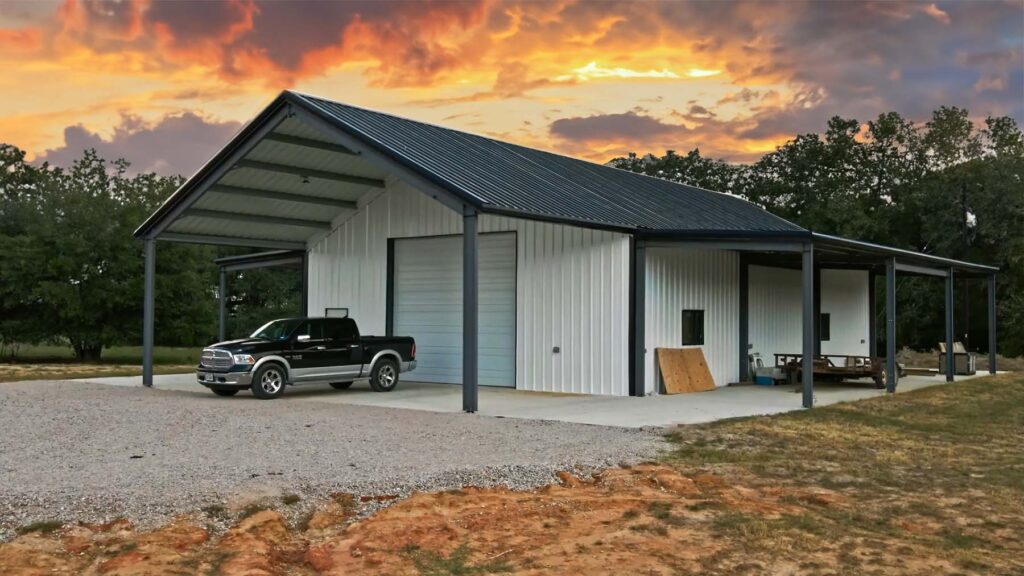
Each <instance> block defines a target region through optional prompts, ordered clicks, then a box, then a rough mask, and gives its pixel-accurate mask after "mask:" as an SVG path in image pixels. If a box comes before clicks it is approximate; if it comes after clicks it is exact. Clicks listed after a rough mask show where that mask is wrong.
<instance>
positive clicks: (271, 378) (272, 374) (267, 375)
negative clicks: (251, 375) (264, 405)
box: [260, 368, 284, 394]
mask: <svg viewBox="0 0 1024 576" xmlns="http://www.w3.org/2000/svg"><path fill="white" fill-rule="evenodd" d="M283 385H284V378H282V377H281V373H280V372H278V371H277V370H275V369H273V368H271V369H270V370H267V371H266V372H264V373H263V377H262V378H260V388H262V389H263V391H264V392H266V393H267V394H277V393H278V392H279V391H280V390H281V386H283Z"/></svg>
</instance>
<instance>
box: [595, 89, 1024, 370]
mask: <svg viewBox="0 0 1024 576" xmlns="http://www.w3.org/2000/svg"><path fill="white" fill-rule="evenodd" d="M609 164H610V165H612V166H616V167H618V168H623V169H626V170H632V171H634V172H640V173H643V174H648V175H651V176H657V177H660V178H667V179H669V180H675V181H678V182H683V183H686V184H690V185H694V186H699V187H702V188H707V189H710V190H717V191H721V192H728V193H731V194H735V195H737V196H740V197H743V198H746V199H747V200H750V201H751V202H753V203H755V204H757V205H759V206H761V207H763V208H765V209H767V210H769V211H771V212H772V213H774V214H777V215H779V216H781V217H783V218H785V219H787V220H789V221H791V222H794V223H796V224H799V225H801V226H803V227H804V228H808V229H811V230H814V231H815V232H822V233H827V234H836V235H839V236H845V237H848V238H853V239H857V240H864V241H868V242H876V243H879V244H886V245H889V246H895V247H897V248H905V249H910V250H914V251H918V252H923V253H926V254H935V255H940V256H945V257H949V258H955V259H961V260H969V261H972V262H980V263H984V264H989V265H994V266H998V267H999V268H1000V269H1001V270H1000V274H999V275H998V278H997V291H996V293H997V296H998V299H997V315H998V320H999V321H998V323H997V325H998V331H999V334H998V337H999V343H998V347H999V350H1000V352H1001V353H1003V354H1005V355H1009V356H1019V355H1021V354H1024V139H1022V137H1021V131H1020V128H1019V127H1018V126H1017V123H1016V122H1015V121H1014V120H1013V118H1010V117H1005V116H1003V117H993V116H990V117H988V118H986V119H985V123H984V127H983V128H980V129H979V128H978V127H977V126H975V124H974V123H973V122H972V121H971V119H970V117H969V114H968V111H967V110H965V109H963V108H956V107H941V108H939V109H938V110H936V111H934V113H933V114H932V116H931V119H930V120H929V121H927V122H926V123H924V124H923V125H919V124H916V123H914V122H912V121H910V120H908V119H906V118H904V117H902V116H901V115H900V114H898V113H896V112H889V113H885V114H881V115H880V116H878V117H877V118H876V119H874V120H871V121H869V122H867V123H866V124H862V123H861V122H859V121H857V120H855V119H850V118H841V117H838V116H836V117H833V118H832V119H831V120H829V121H828V125H827V126H826V127H825V131H824V133H823V134H814V133H812V134H800V135H798V136H796V137H795V138H793V139H792V140H790V141H788V142H786V143H785V144H783V145H781V146H779V147H778V148H777V149H776V150H775V151H774V152H770V153H768V154H765V155H764V156H763V157H761V158H760V159H759V160H757V161H756V162H753V163H749V164H733V163H728V162H724V161H721V160H716V159H711V158H707V157H704V156H702V155H701V153H700V150H699V149H694V150H692V151H690V152H689V153H687V154H685V155H680V154H677V153H676V152H674V151H672V150H669V151H668V152H666V153H665V154H664V155H663V156H656V155H653V154H647V155H644V156H639V155H637V154H635V153H634V154H629V155H628V156H626V157H620V158H615V159H613V160H611V161H610V162H609ZM879 284H881V282H879ZM877 289H878V290H881V289H882V288H881V286H878V287H877ZM943 290H944V286H943V283H942V282H939V281H936V280H935V279H930V278H914V277H904V278H900V279H899V281H898V286H897V298H898V306H897V310H898V314H897V316H896V318H897V334H898V338H899V342H898V344H899V345H901V346H904V345H906V346H910V347H913V348H917V349H934V348H935V347H936V344H937V343H938V342H939V341H941V340H944V334H945V328H944V319H943V309H944V307H943V302H944V299H943ZM957 292H958V294H959V298H958V301H957V303H956V306H955V307H954V309H955V310H956V311H957V312H956V323H957V327H956V334H957V338H958V339H960V340H966V341H967V343H968V344H969V346H970V347H971V348H972V349H975V350H987V345H988V342H987V337H988V336H987V328H986V323H987V315H986V300H985V298H986V296H985V287H984V284H983V283H982V282H981V281H979V280H969V279H963V280H961V281H960V282H958V284H957ZM878 301H879V302H884V299H883V298H880V299H879V300H878ZM879 312H880V313H881V314H884V312H883V311H882V308H881V307H879ZM878 325H879V326H884V325H885V324H884V319H883V321H882V322H881V323H879V324H878ZM876 344H877V343H876Z"/></svg>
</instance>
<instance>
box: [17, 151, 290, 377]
mask: <svg viewBox="0 0 1024 576" xmlns="http://www.w3.org/2000/svg"><path fill="white" fill-rule="evenodd" d="M128 168H129V164H128V163H127V162H126V161H124V160H115V161H112V162H108V161H107V160H105V159H103V158H100V157H99V156H98V155H97V154H96V152H95V151H93V150H89V151H86V152H85V153H84V154H83V156H82V157H81V158H80V159H78V160H77V161H75V162H74V164H73V165H72V166H70V167H68V168H60V167H55V166H50V165H43V166H38V167H37V166H34V165H32V164H30V163H28V162H26V160H25V153H24V151H22V150H19V149H18V148H16V147H14V146H11V145H6V144H0V280H2V281H0V358H2V357H13V356H16V355H17V353H18V350H19V347H20V346H23V345H26V344H38V343H51V344H53V343H56V344H66V345H67V346H69V347H70V348H71V349H73V350H74V354H75V357H76V358H77V359H79V360H98V359H100V356H101V354H102V350H103V348H104V347H105V346H110V345H116V344H138V343H139V342H140V341H141V332H142V321H141V318H142V289H143V285H142V282H143V257H142V244H141V242H139V241H137V240H135V239H134V238H133V237H132V233H133V231H134V230H135V228H137V227H138V226H139V225H140V224H141V223H142V221H143V220H144V219H145V218H146V217H147V216H149V214H151V213H152V212H153V211H154V210H156V208H157V207H158V206H159V205H160V204H161V203H162V202H163V201H164V200H166V199H167V197H168V196H170V195H171V194H172V193H173V192H174V190H176V189H177V188H178V187H179V186H180V185H181V183H182V182H183V178H181V177H180V176H172V177H163V176H158V175H156V174H137V175H129V173H128ZM240 252H241V251H239V250H237V249H230V248H213V247H209V246H199V245H188V244H175V243H160V246H159V247H158V257H157V275H156V290H157V294H158V299H159V305H158V306H157V307H156V318H155V321H156V322H155V327H156V333H157V335H158V338H159V344H161V345H168V346H198V345H203V344H206V343H209V342H210V341H212V340H213V339H214V337H215V336H216V334H217V326H216V322H217V297H218V295H217V280H218V278H217V269H216V267H215V266H214V264H213V259H214V258H216V257H219V256H226V255H231V254H238V253H240ZM300 283H301V274H299V273H297V272H295V271H285V270H253V271H246V272H239V273H236V274H232V275H231V277H230V279H229V299H228V312H229V322H228V331H229V333H230V334H236V335H237V334H242V333H245V332H247V331H248V330H251V329H252V328H253V327H255V326H254V325H255V324H257V323H258V322H260V321H261V320H262V319H263V318H264V317H265V315H266V314H270V315H278V314H280V315H284V314H294V313H297V312H298V307H299V299H300V296H299V286H300Z"/></svg>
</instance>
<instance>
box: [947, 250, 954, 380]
mask: <svg viewBox="0 0 1024 576" xmlns="http://www.w3.org/2000/svg"><path fill="white" fill-rule="evenodd" d="M954 329H955V328H954V326H953V269H952V268H951V269H950V270H949V275H948V276H946V382H952V381H953V374H955V373H956V354H954V353H953V330H954Z"/></svg>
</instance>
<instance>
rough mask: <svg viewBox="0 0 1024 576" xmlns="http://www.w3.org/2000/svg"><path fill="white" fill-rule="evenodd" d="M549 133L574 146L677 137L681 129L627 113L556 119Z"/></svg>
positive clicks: (649, 117)
mask: <svg viewBox="0 0 1024 576" xmlns="http://www.w3.org/2000/svg"><path fill="white" fill-rule="evenodd" d="M549 130H550V133H551V135H552V136H554V137H555V138H560V139H565V140H572V141H578V142H607V141H616V140H623V139H627V140H636V139H639V138H645V137H650V138H658V137H661V136H667V135H670V134H675V133H678V132H679V131H680V130H684V128H682V127H681V126H678V125H675V124H668V123H665V122H662V121H661V120H658V119H657V118H652V117H651V116H644V115H641V114H637V113H636V112H633V111H630V112H626V113H624V114H596V115H593V116H582V117H580V116H578V117H574V118H560V119H558V120H555V121H554V122H552V123H551V126H550V129H549Z"/></svg>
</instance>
